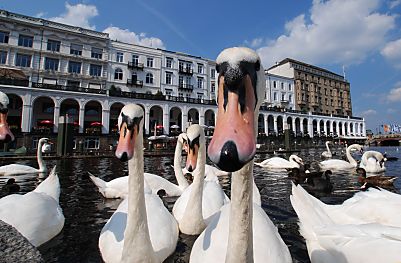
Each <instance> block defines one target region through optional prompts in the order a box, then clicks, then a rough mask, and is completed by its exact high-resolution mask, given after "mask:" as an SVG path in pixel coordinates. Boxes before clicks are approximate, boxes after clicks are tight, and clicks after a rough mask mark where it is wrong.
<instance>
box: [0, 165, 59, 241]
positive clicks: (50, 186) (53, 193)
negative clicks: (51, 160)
mask: <svg viewBox="0 0 401 263" xmlns="http://www.w3.org/2000/svg"><path fill="white" fill-rule="evenodd" d="M59 197H60V182H59V179H58V176H57V173H56V167H54V168H53V169H52V171H51V173H50V175H49V176H48V177H47V178H46V179H45V180H44V181H43V182H41V183H40V184H39V185H38V186H37V187H36V189H35V190H33V191H31V192H29V193H26V194H24V195H19V194H12V195H8V196H6V197H3V198H1V199H0V220H3V221H4V222H6V223H7V224H10V225H12V226H13V227H15V228H16V229H17V230H18V231H19V232H20V233H21V234H22V235H23V236H24V237H26V238H27V239H28V240H29V242H31V243H32V245H34V246H36V247H38V246H40V245H42V244H43V243H45V242H47V241H49V240H50V239H52V238H53V237H55V236H56V235H57V234H58V233H60V231H61V230H62V229H63V226H64V215H63V212H62V209H61V207H60V205H59Z"/></svg>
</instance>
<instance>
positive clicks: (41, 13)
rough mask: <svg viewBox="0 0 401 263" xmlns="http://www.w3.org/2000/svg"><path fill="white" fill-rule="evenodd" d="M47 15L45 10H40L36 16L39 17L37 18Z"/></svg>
mask: <svg viewBox="0 0 401 263" xmlns="http://www.w3.org/2000/svg"><path fill="white" fill-rule="evenodd" d="M45 15H46V13H45V12H39V13H37V14H36V15H35V17H37V18H42V17H44V16H45Z"/></svg>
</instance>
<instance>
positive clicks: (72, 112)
mask: <svg viewBox="0 0 401 263" xmlns="http://www.w3.org/2000/svg"><path fill="white" fill-rule="evenodd" d="M60 116H68V117H70V118H72V121H73V124H74V127H75V132H78V131H79V103H78V101H76V100H74V99H66V100H63V101H62V102H61V104H60Z"/></svg>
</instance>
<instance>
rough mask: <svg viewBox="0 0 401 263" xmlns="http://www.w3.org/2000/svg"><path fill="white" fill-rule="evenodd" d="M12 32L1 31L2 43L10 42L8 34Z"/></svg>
mask: <svg viewBox="0 0 401 263" xmlns="http://www.w3.org/2000/svg"><path fill="white" fill-rule="evenodd" d="M9 35H10V33H8V32H3V31H0V43H8V36H9Z"/></svg>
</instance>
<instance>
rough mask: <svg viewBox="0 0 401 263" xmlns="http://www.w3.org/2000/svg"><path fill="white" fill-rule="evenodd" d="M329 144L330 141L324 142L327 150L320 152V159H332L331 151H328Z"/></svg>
mask: <svg viewBox="0 0 401 263" xmlns="http://www.w3.org/2000/svg"><path fill="white" fill-rule="evenodd" d="M330 143H331V142H330V141H326V149H327V151H324V152H322V157H323V158H327V159H328V158H331V157H333V155H332V154H331V151H330V148H329V144H330Z"/></svg>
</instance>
